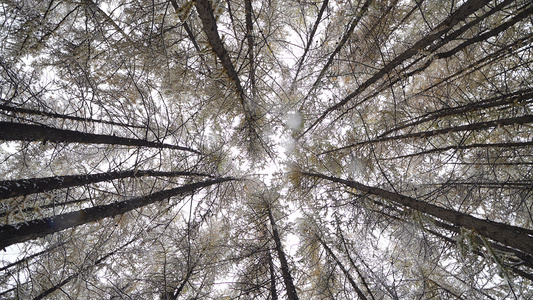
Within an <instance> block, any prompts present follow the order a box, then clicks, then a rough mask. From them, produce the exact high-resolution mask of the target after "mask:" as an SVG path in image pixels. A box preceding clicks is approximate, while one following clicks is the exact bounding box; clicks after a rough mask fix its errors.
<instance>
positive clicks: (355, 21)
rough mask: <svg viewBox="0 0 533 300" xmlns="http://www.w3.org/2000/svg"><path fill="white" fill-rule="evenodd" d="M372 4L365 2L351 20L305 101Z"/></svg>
mask: <svg viewBox="0 0 533 300" xmlns="http://www.w3.org/2000/svg"><path fill="white" fill-rule="evenodd" d="M371 3H372V0H366V1H365V3H364V4H363V6H362V7H361V9H360V10H359V13H358V14H357V15H356V16H355V17H354V18H353V20H352V21H351V24H350V27H349V28H348V30H347V31H346V32H345V33H344V35H343V36H342V38H341V40H340V41H339V42H338V44H337V47H335V50H333V53H331V55H330V56H329V59H328V61H327V62H326V64H325V65H324V66H323V67H322V70H321V71H320V74H318V76H317V78H316V80H315V83H314V84H313V86H312V87H311V90H310V91H309V92H308V93H307V96H306V97H305V99H307V98H308V97H309V95H311V94H312V93H313V91H314V90H315V89H316V88H317V87H318V85H319V83H320V81H321V80H322V77H323V76H324V74H326V71H327V70H328V69H329V67H330V66H331V64H332V63H333V60H334V59H335V56H337V54H338V53H339V52H340V51H341V49H342V47H344V45H345V44H346V42H347V41H348V39H349V38H350V36H351V35H352V33H353V31H354V30H355V27H357V24H359V21H360V20H361V18H362V17H363V16H364V15H365V14H366V12H367V11H368V8H369V7H370V4H371Z"/></svg>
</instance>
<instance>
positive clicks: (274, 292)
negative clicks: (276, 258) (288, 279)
mask: <svg viewBox="0 0 533 300" xmlns="http://www.w3.org/2000/svg"><path fill="white" fill-rule="evenodd" d="M267 252H268V253H267V259H268V269H269V272H270V297H271V299H272V300H278V290H277V288H276V271H275V270H274V262H273V261H272V253H271V252H270V249H268V251H267Z"/></svg>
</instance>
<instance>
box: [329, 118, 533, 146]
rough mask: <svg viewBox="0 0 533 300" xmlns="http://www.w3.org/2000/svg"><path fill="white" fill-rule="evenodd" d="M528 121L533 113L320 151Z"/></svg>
mask: <svg viewBox="0 0 533 300" xmlns="http://www.w3.org/2000/svg"><path fill="white" fill-rule="evenodd" d="M528 123H533V115H526V116H522V117H514V118H507V119H501V120H497V121H487V122H478V123H472V124H467V125H461V126H455V127H448V128H443V129H436V130H429V131H422V132H413V133H408V134H402V135H397V136H388V137H381V138H376V139H373V140H369V141H363V142H358V143H353V144H351V145H348V146H344V147H340V148H336V149H333V150H328V151H324V152H322V153H320V155H323V154H327V153H331V152H335V151H340V150H344V149H348V148H353V147H357V146H363V145H368V144H375V143H380V142H386V141H396V140H401V139H409V138H426V137H431V136H436V135H443V134H447V133H452V132H461V131H477V130H483V129H488V128H494V127H497V126H506V125H520V124H528Z"/></svg>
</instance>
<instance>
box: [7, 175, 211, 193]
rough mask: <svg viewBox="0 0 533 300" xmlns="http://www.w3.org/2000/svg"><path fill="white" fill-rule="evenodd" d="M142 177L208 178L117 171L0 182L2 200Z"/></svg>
mask: <svg viewBox="0 0 533 300" xmlns="http://www.w3.org/2000/svg"><path fill="white" fill-rule="evenodd" d="M142 176H160V177H175V176H206V177H212V176H209V175H207V174H201V173H194V172H162V171H152V170H131V171H115V172H107V173H99V174H88V175H68V176H54V177H44V178H30V179H18V180H6V181H0V199H6V198H10V197H17V196H25V195H31V194H35V193H42V192H46V191H51V190H56V189H63V188H68V187H73V186H81V185H85V184H91V183H97V182H102V181H110V180H114V179H121V178H130V177H131V178H134V177H142Z"/></svg>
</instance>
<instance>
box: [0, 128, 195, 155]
mask: <svg viewBox="0 0 533 300" xmlns="http://www.w3.org/2000/svg"><path fill="white" fill-rule="evenodd" d="M0 140H6V141H50V142H57V143H62V142H65V143H82V144H106V145H124V146H137V147H150V148H167V149H175V150H183V151H188V152H192V153H196V154H201V152H199V151H197V150H194V149H191V148H188V147H183V146H177V145H170V144H165V143H158V142H151V141H146V140H140V139H132V138H125V137H118V136H113V135H105V134H93V133H85V132H81V131H74V130H65V129H58V128H53V127H49V126H45V125H32V124H23V123H13V122H0Z"/></svg>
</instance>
